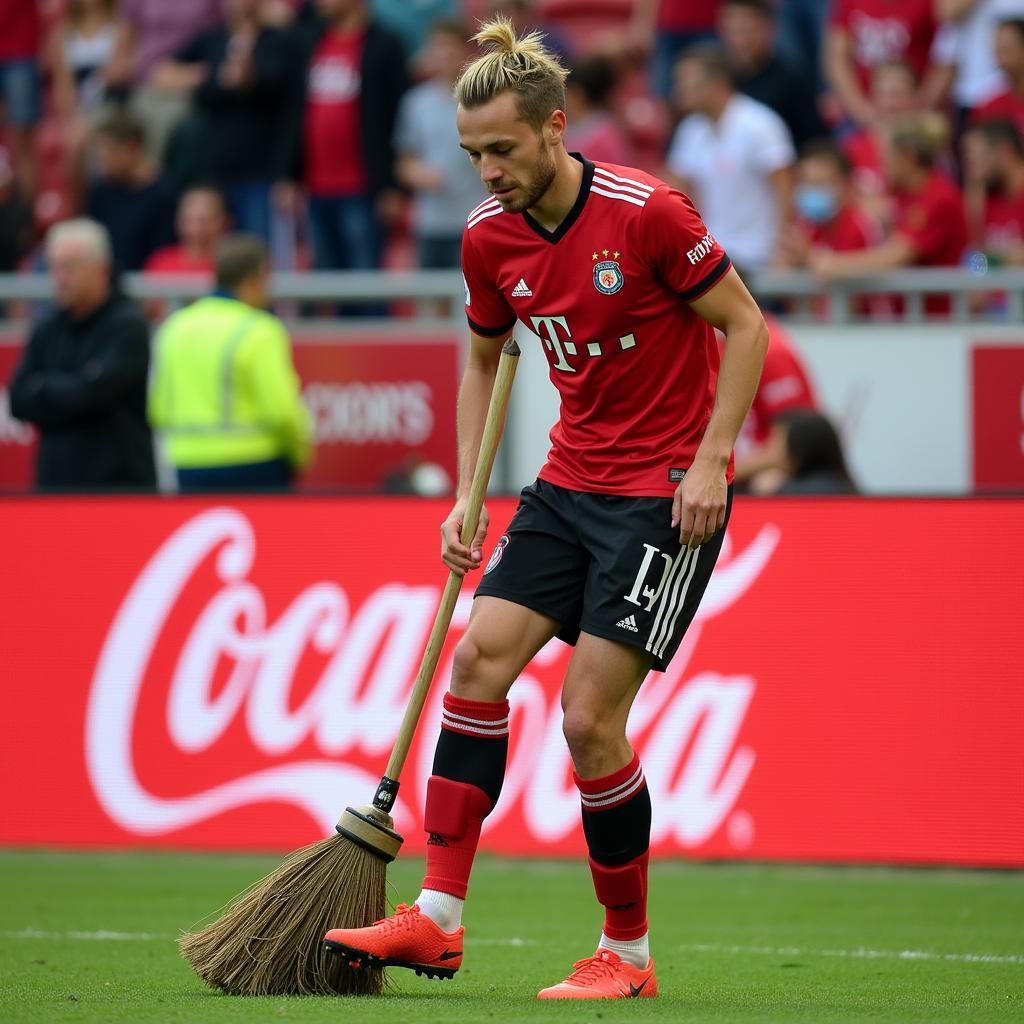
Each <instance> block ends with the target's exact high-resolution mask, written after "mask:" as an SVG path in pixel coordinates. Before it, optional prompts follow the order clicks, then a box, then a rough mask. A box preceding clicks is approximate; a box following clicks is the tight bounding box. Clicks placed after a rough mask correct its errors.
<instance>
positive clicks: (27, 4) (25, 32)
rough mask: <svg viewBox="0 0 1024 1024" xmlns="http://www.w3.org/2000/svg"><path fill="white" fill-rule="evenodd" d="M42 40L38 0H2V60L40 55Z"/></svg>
mask: <svg viewBox="0 0 1024 1024" xmlns="http://www.w3.org/2000/svg"><path fill="white" fill-rule="evenodd" d="M40 42H41V38H40V27H39V9H38V7H37V5H36V0H0V60H25V59H26V58H30V57H38V56H39V47H40Z"/></svg>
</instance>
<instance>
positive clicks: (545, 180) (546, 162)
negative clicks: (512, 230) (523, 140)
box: [503, 142, 555, 213]
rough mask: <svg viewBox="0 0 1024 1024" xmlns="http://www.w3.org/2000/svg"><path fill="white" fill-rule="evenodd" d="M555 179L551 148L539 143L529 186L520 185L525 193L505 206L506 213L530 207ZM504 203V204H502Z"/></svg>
mask: <svg viewBox="0 0 1024 1024" xmlns="http://www.w3.org/2000/svg"><path fill="white" fill-rule="evenodd" d="M554 180H555V160H554V157H552V155H551V149H550V148H549V147H548V145H547V144H546V143H543V142H542V143H541V149H540V153H539V154H538V156H537V163H536V164H534V168H533V174H532V176H531V180H530V184H529V187H526V186H524V185H520V188H522V189H523V192H524V193H525V194H524V195H523V197H522V198H521V199H516V200H515V201H514V202H512V203H510V204H509V205H508V206H505V212H506V213H523V211H525V210H529V209H530V208H531V207H533V206H536V204H537V203H538V202H539V201H540V199H541V197H542V196H543V195H544V193H545V192H547V190H548V189H549V188H551V183H552V182H553V181H554ZM503 205H504V204H503Z"/></svg>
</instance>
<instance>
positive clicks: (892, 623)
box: [0, 498, 1024, 867]
mask: <svg viewBox="0 0 1024 1024" xmlns="http://www.w3.org/2000/svg"><path fill="white" fill-rule="evenodd" d="M512 509H513V503H512V502H511V501H508V500H503V501H497V502H494V503H493V504H492V506H491V509H490V511H491V516H492V521H493V522H494V523H495V524H496V529H495V536H497V534H498V529H500V524H502V523H503V522H504V521H505V520H506V519H507V518H508V517H509V516H510V514H511V512H512ZM446 511H447V506H446V504H444V503H441V502H432V501H424V500H415V499H397V498H396V499H391V500H386V499H347V500H346V499H337V498H291V499H288V498H264V499H252V500H244V501H240V502H237V503H236V502H232V503H230V504H210V503H207V502H202V501H199V500H193V499H175V500H167V499H163V500H161V499H158V498H152V499H120V500H117V499H109V498H96V499H82V500H59V499H52V500H47V499H43V498H10V499H7V500H5V501H3V502H0V558H2V564H3V567H4V576H5V580H6V581H7V585H6V586H5V587H4V588H3V590H2V596H0V602H2V606H0V651H2V673H3V680H4V683H5V685H4V687H3V691H4V697H3V700H4V713H3V715H2V716H0V758H2V765H0V767H2V772H3V778H4V779H5V780H6V782H5V785H4V786H3V789H2V795H0V843H4V844H45V845H69V846H74V847H90V846H100V847H111V846H118V847H119V846H134V845H151V846H161V847H172V848H202V849H275V850H284V849H290V848H293V847H296V846H299V845H301V844H303V843H306V842H309V841H312V840H314V839H317V838H320V837H322V836H324V835H327V834H329V833H330V832H331V830H332V828H333V825H334V822H335V821H336V819H337V817H338V815H339V813H340V812H341V811H342V810H343V809H344V807H345V805H346V804H349V803H355V804H360V803H368V802H369V801H370V800H371V799H372V796H373V792H374V788H375V786H376V783H377V780H378V779H379V777H380V775H381V774H382V773H383V770H384V767H385V763H386V760H387V755H388V752H389V750H390V747H391V745H392V743H393V741H394V738H395V735H396V733H397V729H398V723H399V720H400V717H401V714H402V710H403V708H404V704H405V700H406V697H407V695H408V693H409V690H410V688H411V686H412V681H413V677H414V674H415V671H416V668H417V666H418V663H419V660H420V656H421V653H422V649H423V645H424V643H425V640H426V637H427V633H428V631H429V628H430V624H431V622H432V620H433V615H434V612H435V608H436V603H437V601H438V599H439V595H440V590H441V586H442V584H443V581H444V573H443V571H442V569H441V566H440V564H439V559H438V540H437V527H438V523H439V521H440V520H441V519H442V518H443V516H444V514H445V512H446ZM471 603H472V598H471V591H470V589H469V588H468V587H467V588H466V590H465V592H464V594H463V597H462V599H461V600H460V603H459V606H458V609H457V611H456V615H455V619H454V622H453V625H452V629H451V631H450V635H449V638H448V643H447V646H446V649H445V651H444V653H443V655H442V658H441V665H440V668H439V672H438V679H437V680H436V681H435V685H434V689H433V692H432V694H431V697H430V699H429V701H428V705H427V708H426V711H425V714H424V718H423V721H422V722H421V725H420V728H419V731H418V734H417V737H416V741H415V743H414V745H413V749H412V751H411V754H410V757H409V761H408V762H407V765H406V769H405V772H404V774H403V777H402V791H401V794H400V798H399V803H398V805H397V809H396V821H397V825H398V827H399V829H400V831H401V832H402V833H403V834H404V835H405V836H406V841H407V845H406V849H408V850H411V851H416V850H421V849H422V848H423V836H422V833H421V831H420V809H421V806H422V797H423V793H424V788H425V785H426V781H427V778H428V776H429V773H430V765H431V759H432V755H433V747H434V743H435V740H436V737H437V732H438V726H439V721H440V700H441V696H442V693H443V691H444V689H445V685H446V680H447V676H448V673H449V671H450V663H451V654H452V649H453V647H454V644H455V643H456V642H457V640H458V638H459V637H460V635H461V634H462V631H463V630H464V628H465V625H466V622H467V619H468V615H469V610H470V606H471ZM1022 609H1024V503H1022V502H1020V501H1010V500H1007V501H995V500H993V501H980V500H979V501H927V502H926V501H919V502H915V501H865V500H858V499H837V500H832V501H824V500H811V499H804V500H789V501H782V500H772V501H769V500H764V501H756V500H752V499H747V500H742V499H741V500H738V501H737V504H736V509H735V512H734V516H733V521H732V524H731V526H730V530H729V535H728V538H727V542H726V547H725V550H724V552H723V556H722V559H721V561H720V564H719V567H718V569H717V570H716V573H715V576H714V578H713V581H712V584H711V587H710V588H709V590H708V593H707V595H706V597H705V600H704V603H703V606H702V608H701V611H700V613H699V616H698V619H697V620H696V622H695V623H694V626H693V627H692V629H691V631H690V633H689V634H688V636H687V639H686V641H685V642H684V645H683V647H682V648H681V650H680V652H679V653H678V655H677V656H676V658H675V660H674V661H673V662H672V664H671V666H670V669H669V671H668V672H666V673H664V674H652V675H651V676H650V677H649V679H648V680H647V682H646V683H645V684H644V686H643V688H642V690H641V692H640V695H639V697H638V699H637V702H636V705H635V707H634V709H633V714H632V717H631V721H630V730H631V732H630V735H631V740H632V742H633V743H634V745H635V746H636V748H637V750H638V751H639V753H640V756H641V758H642V759H643V762H644V768H645V773H646V776H647V779H648V783H649V785H650V787H651V790H652V797H653V801H654V832H653V849H654V852H655V854H656V855H662V856H664V855H689V856H697V857H708V858H725V857H729V858H732V857H750V858H785V859H797V860H815V861H868V862H905V863H906V862H914V863H949V864H975V865H1002V866H1018V867H1021V866H1024V799H1022V794H1024V685H1022V682H1024V630H1022V629H1021V613H1022ZM571 654H572V649H571V648H569V647H567V646H565V645H564V644H562V643H561V642H560V641H557V640H555V641H552V642H551V643H550V644H549V645H548V646H547V647H545V648H544V649H543V650H542V651H541V652H540V653H539V654H538V655H537V657H536V658H535V659H534V660H533V662H531V664H530V665H529V666H528V667H527V668H526V670H525V671H524V672H523V674H522V676H521V677H520V678H519V680H518V681H517V683H516V684H515V686H514V687H513V689H512V695H511V700H512V707H513V713H512V736H511V748H510V755H509V768H508V775H507V778H506V782H505V787H504V790H503V793H502V797H501V801H500V803H499V805H498V807H497V808H496V810H495V811H494V813H493V814H492V815H491V817H490V818H489V819H488V821H487V823H486V830H485V835H484V846H485V848H488V849H491V850H493V851H500V852H503V853H510V854H523V855H531V854H532V855H538V854H543V855H563V854H575V853H579V852H580V851H581V850H582V848H583V847H582V835H581V830H580V827H579V798H578V794H577V792H576V790H575V787H574V786H573V783H572V778H571V766H570V762H569V759H568V756H567V753H566V748H565V742H564V739H563V737H562V734H561V712H560V706H559V687H560V681H561V678H562V676H563V675H564V673H565V670H566V666H567V664H568V660H569V658H570V657H571Z"/></svg>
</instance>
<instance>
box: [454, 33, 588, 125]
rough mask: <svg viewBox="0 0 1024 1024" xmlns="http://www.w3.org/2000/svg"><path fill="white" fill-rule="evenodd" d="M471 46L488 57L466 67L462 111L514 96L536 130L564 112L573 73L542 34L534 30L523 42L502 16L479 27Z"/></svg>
mask: <svg viewBox="0 0 1024 1024" xmlns="http://www.w3.org/2000/svg"><path fill="white" fill-rule="evenodd" d="M473 42H475V43H476V44H477V45H478V46H481V47H486V48H487V52H486V53H485V54H484V55H483V56H482V57H478V58H477V59H476V60H475V61H473V63H472V64H469V65H468V66H467V67H466V68H464V69H463V72H462V74H461V75H459V80H458V81H457V82H456V83H455V98H456V99H457V100H458V101H459V103H460V104H461V105H462V106H463V107H465V108H466V109H472V108H473V107H482V106H483V105H484V104H485V103H489V102H490V101H491V100H493V99H494V98H495V96H498V95H499V94H501V93H503V92H511V93H513V94H514V95H515V98H516V109H517V110H518V111H519V116H520V117H521V118H522V119H523V120H524V121H525V122H526V123H527V124H529V125H531V126H532V127H533V128H536V129H539V128H540V126H541V125H542V124H543V123H544V122H545V121H546V120H547V119H548V118H549V117H550V116H551V113H552V111H555V110H564V109H565V78H566V75H568V74H569V72H568V70H566V68H564V67H562V65H561V64H560V63H559V60H558V58H557V57H556V56H555V55H554V54H553V53H552V52H551V51H550V50H549V49H548V48H547V47H546V46H545V45H544V35H543V33H541V32H536V31H534V32H530V33H529V34H528V35H525V36H523V38H522V39H519V38H517V37H516V33H515V29H514V28H513V27H512V22H510V21H509V20H508V18H506V17H505V16H504V15H501V14H499V15H498V16H497V17H496V18H492V19H491V20H490V21H486V22H484V23H483V24H482V25H481V26H480V31H479V32H477V34H476V35H475V36H473Z"/></svg>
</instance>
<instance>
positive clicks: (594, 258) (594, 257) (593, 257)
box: [590, 252, 597, 260]
mask: <svg viewBox="0 0 1024 1024" xmlns="http://www.w3.org/2000/svg"><path fill="white" fill-rule="evenodd" d="M590 258H591V259H592V260H596V259H597V253H596V252H595V253H594V255H593V256H591V257H590Z"/></svg>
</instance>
